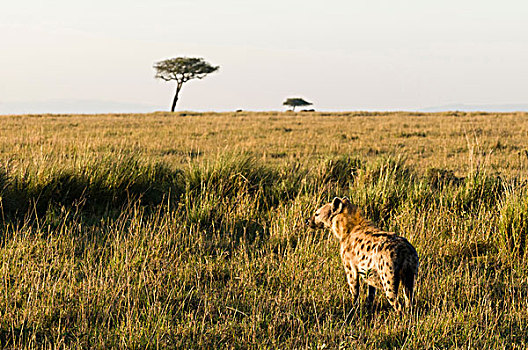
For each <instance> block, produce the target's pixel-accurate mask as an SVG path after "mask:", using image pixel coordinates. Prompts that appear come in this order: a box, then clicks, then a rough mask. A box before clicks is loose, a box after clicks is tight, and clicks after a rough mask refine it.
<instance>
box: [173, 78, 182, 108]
mask: <svg viewBox="0 0 528 350" xmlns="http://www.w3.org/2000/svg"><path fill="white" fill-rule="evenodd" d="M181 87H182V84H180V83H178V84H177V85H176V94H174V100H172V107H171V112H174V109H176V102H178V95H179V93H180V90H181Z"/></svg>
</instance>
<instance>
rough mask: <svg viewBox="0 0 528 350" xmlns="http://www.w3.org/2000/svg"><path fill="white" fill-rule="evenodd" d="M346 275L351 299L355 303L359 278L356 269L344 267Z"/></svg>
mask: <svg viewBox="0 0 528 350" xmlns="http://www.w3.org/2000/svg"><path fill="white" fill-rule="evenodd" d="M346 275H347V281H348V286H349V287H350V293H352V301H353V302H354V304H355V303H356V302H357V300H358V296H359V278H358V273H357V270H356V269H354V268H350V267H349V268H347V269H346Z"/></svg>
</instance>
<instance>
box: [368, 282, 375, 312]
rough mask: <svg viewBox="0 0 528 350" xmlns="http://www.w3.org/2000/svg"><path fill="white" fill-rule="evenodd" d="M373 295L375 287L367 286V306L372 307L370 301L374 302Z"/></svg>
mask: <svg viewBox="0 0 528 350" xmlns="http://www.w3.org/2000/svg"><path fill="white" fill-rule="evenodd" d="M374 296H376V288H375V287H372V286H369V287H368V295H367V301H366V305H367V307H368V308H371V307H372V303H373V302H374Z"/></svg>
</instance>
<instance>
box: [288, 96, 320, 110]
mask: <svg viewBox="0 0 528 350" xmlns="http://www.w3.org/2000/svg"><path fill="white" fill-rule="evenodd" d="M282 104H283V105H284V106H290V107H292V111H295V107H297V106H310V105H312V104H313V103H311V102H308V101H305V100H304V99H302V98H300V97H291V98H288V99H286V101H284V102H283V103H282Z"/></svg>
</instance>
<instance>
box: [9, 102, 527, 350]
mask: <svg viewBox="0 0 528 350" xmlns="http://www.w3.org/2000/svg"><path fill="white" fill-rule="evenodd" d="M185 114H186V115H185V116H182V115H181V114H180V115H178V114H177V115H175V116H173V115H169V114H163V113H159V114H152V115H122V116H121V115H101V116H12V117H0V129H1V133H0V162H1V167H0V204H1V206H0V210H1V213H0V214H1V220H2V225H1V230H2V231H1V232H2V235H1V237H0V242H1V246H0V250H1V252H0V253H1V256H2V259H1V264H0V281H1V286H0V342H1V344H2V346H4V347H8V348H21V347H57V348H61V347H67V348H71V347H85V348H108V347H123V348H200V347H206V348H222V347H228V348H230V347H235V348H248V347H250V348H253V347H255V348H304V347H307V348H318V347H319V348H324V347H326V348H339V347H344V348H351V349H355V348H364V349H371V348H395V347H396V348H407V349H415V348H504V349H510V348H519V349H523V348H525V347H526V342H527V341H526V339H527V337H528V327H527V326H526V325H527V324H528V268H527V267H526V255H527V254H526V235H527V232H528V204H527V203H528V201H527V200H526V198H527V197H526V175H525V170H526V169H525V167H526V161H527V156H526V155H527V154H528V153H527V152H528V150H527V148H526V145H525V144H524V140H525V139H526V136H528V135H527V131H528V122H527V121H526V115H524V114H516V115H512V114H505V115H496V114H493V115H487V114H465V113H445V114H433V115H420V114H412V115H411V114H405V113H385V114H379V115H378V114H372V113H345V114H321V113H298V114H293V113H260V114H258V113H245V112H242V113H236V114H234V113H233V114H198V115H195V114H193V113H189V112H186V113H185ZM336 195H346V196H349V197H350V198H351V199H352V200H353V201H354V202H355V203H357V204H358V205H359V206H360V207H361V208H362V209H363V211H364V213H365V215H366V216H367V217H368V218H369V219H372V220H374V221H375V222H376V223H377V224H378V225H379V226H381V227H382V228H383V229H388V230H394V231H397V232H399V233H400V234H402V235H404V236H405V237H407V238H408V239H409V241H410V242H411V243H412V244H413V245H414V246H415V247H416V249H417V251H418V253H419V255H420V258H421V261H420V272H419V277H418V284H417V289H416V307H415V309H414V310H413V312H412V313H411V314H407V315H404V316H403V317H399V316H398V315H396V314H395V313H394V312H392V311H391V309H390V307H389V306H388V304H387V302H386V301H385V299H384V298H383V296H381V295H378V296H377V297H376V301H375V305H376V310H375V311H374V312H367V311H366V310H365V309H363V308H362V307H355V306H354V305H352V303H351V300H350V293H349V291H348V287H347V286H346V282H345V276H344V272H343V269H342V267H341V262H340V260H339V255H338V245H337V242H335V241H334V239H333V237H331V235H330V234H329V233H328V232H324V231H312V230H309V229H307V228H306V227H305V225H304V221H305V218H306V217H307V216H309V215H311V214H312V212H313V210H314V209H315V208H316V207H317V206H318V205H320V204H321V203H323V202H325V201H327V200H329V199H331V198H333V197H334V196H336ZM361 296H362V300H363V299H364V297H365V291H364V290H363V291H362V294H361Z"/></svg>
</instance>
